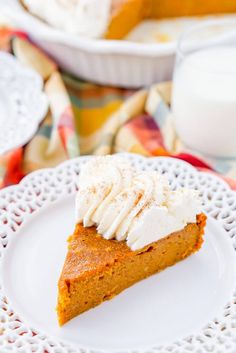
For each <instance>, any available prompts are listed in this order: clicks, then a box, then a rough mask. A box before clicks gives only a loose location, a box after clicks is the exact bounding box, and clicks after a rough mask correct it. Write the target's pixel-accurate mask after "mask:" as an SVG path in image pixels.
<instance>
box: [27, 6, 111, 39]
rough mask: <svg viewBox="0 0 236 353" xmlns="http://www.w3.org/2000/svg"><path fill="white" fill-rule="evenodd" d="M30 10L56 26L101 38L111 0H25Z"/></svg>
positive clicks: (106, 23) (105, 27)
mask: <svg viewBox="0 0 236 353" xmlns="http://www.w3.org/2000/svg"><path fill="white" fill-rule="evenodd" d="M23 3H24V4H25V6H26V7H27V8H28V10H29V11H30V12H31V13H32V14H34V15H36V16H38V17H40V18H41V19H43V20H44V21H46V22H47V23H48V24H50V25H51V26H53V27H55V28H59V29H62V30H65V31H66V32H69V33H73V34H77V35H79V36H84V37H87V38H101V37H102V36H103V34H104V33H105V31H106V29H107V27H108V23H109V17H110V13H111V0H100V1H99V4H98V0H23Z"/></svg>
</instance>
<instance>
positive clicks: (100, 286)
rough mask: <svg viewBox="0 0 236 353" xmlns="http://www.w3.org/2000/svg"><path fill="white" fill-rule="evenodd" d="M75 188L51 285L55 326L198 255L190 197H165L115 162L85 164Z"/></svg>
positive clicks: (160, 187)
mask: <svg viewBox="0 0 236 353" xmlns="http://www.w3.org/2000/svg"><path fill="white" fill-rule="evenodd" d="M78 187H79V191H78V194H77V197H76V223H77V225H76V227H75V231H74V234H73V235H71V236H70V237H69V240H68V243H69V245H68V253H67V257H66V260H65V264H64V267H63V270H62V273H61V276H60V279H59V283H58V305H57V313H58V321H59V324H60V325H63V324H64V323H66V322H67V321H69V320H70V319H72V318H73V317H75V316H77V315H79V314H81V313H82V312H84V311H86V310H88V309H90V308H93V307H95V306H97V305H98V304H100V303H102V302H103V301H105V300H108V299H111V298H112V297H113V296H115V295H117V294H118V293H120V292H121V291H123V290H124V289H126V288H128V287H130V286H131V285H132V284H134V283H136V282H138V281H140V280H142V279H144V278H146V277H149V276H150V275H152V274H154V273H157V272H159V271H161V270H163V269H165V268H166V267H168V266H171V265H174V264H175V263H176V262H178V261H180V260H182V259H184V258H186V257H187V256H189V255H190V254H192V253H194V252H195V251H197V250H199V249H200V247H201V244H202V241H203V233H204V227H205V224H206V216H205V215H204V214H203V213H201V202H200V199H199V197H198V194H197V192H196V191H194V190H188V189H184V188H182V189H179V190H176V191H172V190H171V189H170V186H169V184H168V181H167V179H166V178H165V177H163V176H161V175H159V174H158V173H157V172H154V171H145V172H144V171H138V170H136V169H135V168H133V167H132V166H131V164H130V163H129V162H128V161H127V160H126V159H122V158H121V157H117V156H106V157H97V158H93V159H91V160H90V161H89V162H88V163H87V164H86V165H85V166H84V168H83V169H82V171H81V173H80V176H79V182H78Z"/></svg>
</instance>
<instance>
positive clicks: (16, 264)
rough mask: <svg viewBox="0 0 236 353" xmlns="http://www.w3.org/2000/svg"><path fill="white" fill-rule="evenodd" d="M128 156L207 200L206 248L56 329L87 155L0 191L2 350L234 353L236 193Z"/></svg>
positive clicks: (178, 166) (189, 171) (177, 167)
mask: <svg viewBox="0 0 236 353" xmlns="http://www.w3.org/2000/svg"><path fill="white" fill-rule="evenodd" d="M125 157H126V158H129V159H130V160H131V161H132V162H133V163H135V164H136V165H137V166H138V167H139V168H142V169H155V170H158V171H159V172H161V173H166V174H167V176H168V178H169V180H170V182H171V185H172V187H173V188H175V187H176V186H180V185H181V186H182V185H184V186H188V187H193V188H196V189H198V190H199V191H200V192H201V194H202V197H203V200H204V208H205V212H206V213H207V214H208V216H209V219H208V223H207V229H206V235H205V242H204V245H203V247H202V249H201V250H200V251H199V252H198V253H197V254H195V255H193V256H191V257H189V258H188V259H186V260H184V261H182V262H180V263H178V264H177V265H175V266H173V267H171V268H168V269H166V270H165V271H163V272H161V273H160V274H157V275H154V276H152V277H150V278H149V279H147V280H144V281H142V282H140V283H138V284H136V285H134V286H133V287H131V288H129V289H127V290H126V291H124V292H123V293H121V294H120V295H118V296H117V297H115V298H114V299H112V300H111V301H108V302H106V303H103V304H102V305H100V306H98V307H97V308H95V309H92V310H90V311H88V312H86V313H84V314H82V315H80V316H78V317H77V318H75V319H73V320H71V321H70V322H69V323H67V324H66V325H65V326H63V327H62V328H59V327H58V324H57V320H56V312H55V306H56V296H57V280H58V278H59V274H60V271H61V268H62V265H63V261H64V258H65V254H66V239H67V237H68V235H69V234H70V233H71V232H72V231H73V227H74V193H75V180H76V178H77V175H78V173H79V170H80V167H81V165H82V164H83V163H84V162H85V161H86V160H87V159H88V158H89V157H80V158H77V159H74V160H71V161H68V162H66V163H64V164H62V165H61V166H59V167H58V168H55V169H45V170H40V171H38V172H35V173H33V174H31V175H29V176H28V177H26V178H25V179H24V180H23V181H22V183H21V184H20V185H18V186H14V187H10V188H7V189H5V190H3V191H1V193H0V210H1V216H0V221H1V224H2V225H1V229H0V234H1V240H2V245H3V247H2V249H1V253H2V259H3V261H2V266H1V281H2V289H1V290H0V294H1V297H2V301H1V302H0V318H1V320H2V321H4V323H3V324H2V327H3V335H0V347H1V344H2V345H3V347H5V348H8V349H10V348H12V350H13V351H16V347H17V352H32V351H33V349H34V352H38V353H39V352H40V353H41V352H44V350H46V351H47V352H50V353H69V352H80V353H81V352H86V353H94V352H96V353H100V352H106V353H111V352H122V353H128V352H129V353H131V352H132V353H133V352H140V353H141V352H142V353H144V352H145V353H154V352H156V353H157V352H161V353H167V352H176V353H185V352H188V353H189V352H194V353H205V352H208V351H209V352H214V353H216V352H220V353H224V352H235V342H236V332H235V331H236V330H235V327H236V326H235V325H236V316H235V315H236V293H235V278H236V272H235V270H236V254H235V245H236V244H235V237H236V217H235V215H234V214H235V210H236V197H235V194H234V193H233V192H232V191H230V189H229V188H228V186H227V185H226V184H225V183H224V182H223V181H221V180H220V179H218V178H216V177H214V176H211V175H210V174H205V173H198V172H197V171H196V170H195V169H194V168H192V167H191V166H189V165H188V164H187V163H184V162H182V161H179V160H175V159H171V158H151V159H146V158H143V157H139V156H136V155H130V154H126V155H125ZM4 298H5V299H4ZM18 318H19V319H20V321H17V319H18ZM16 327H17V328H16ZM22 332H24V334H23V335H21V333H22ZM33 332H34V333H36V335H34V336H33V334H32V333H33ZM9 339H10V342H12V343H9ZM14 349H15V350H14ZM0 351H1V352H2V350H1V348H0Z"/></svg>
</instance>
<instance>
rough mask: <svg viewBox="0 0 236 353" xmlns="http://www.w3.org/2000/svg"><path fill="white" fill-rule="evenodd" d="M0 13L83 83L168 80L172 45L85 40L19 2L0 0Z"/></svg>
mask: <svg viewBox="0 0 236 353" xmlns="http://www.w3.org/2000/svg"><path fill="white" fill-rule="evenodd" d="M0 6H1V9H0V12H2V13H4V14H6V15H7V16H8V17H9V18H10V19H11V21H12V22H13V23H15V24H16V26H17V27H19V28H21V29H23V30H25V31H26V32H28V33H29V34H30V36H31V37H32V39H33V40H34V41H35V42H36V43H37V44H38V45H39V46H40V47H41V48H43V49H44V50H45V51H46V52H47V53H49V55H50V56H51V57H52V58H54V59H55V60H56V61H57V62H58V63H59V65H60V67H62V68H63V69H65V70H67V71H69V72H71V73H72V74H74V75H76V76H78V77H81V78H83V79H86V80H91V81H94V82H97V83H101V84H107V85H116V86H122V87H130V88H132V87H141V86H146V85H150V84H152V83H155V82H160V81H165V80H169V79H170V78H171V77H172V71H173V65H174V58H175V48H176V43H175V42H173V43H166V44H146V43H144V44H141V43H135V42H128V41H122V40H120V41H119V40H102V39H99V40H92V39H91V40H89V39H83V38H79V37H77V36H75V35H71V34H68V33H65V32H63V31H60V30H56V29H54V28H52V27H50V26H48V25H47V24H45V23H44V22H42V21H40V20H38V19H37V18H36V17H34V16H33V15H31V14H30V13H28V12H27V11H26V10H25V9H24V8H23V7H22V6H21V4H20V2H19V0H8V1H7V2H6V1H4V0H0Z"/></svg>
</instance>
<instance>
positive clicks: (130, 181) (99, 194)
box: [76, 156, 201, 250]
mask: <svg viewBox="0 0 236 353" xmlns="http://www.w3.org/2000/svg"><path fill="white" fill-rule="evenodd" d="M78 187H79V190H78V193H77V197H76V221H77V222H78V223H83V225H84V227H90V226H93V225H95V226H96V228H97V231H98V233H99V234H101V235H102V236H103V237H104V238H105V239H116V240H118V241H124V240H126V242H127V245H128V246H129V247H130V248H131V249H132V250H139V249H141V248H143V247H144V246H146V245H148V244H151V243H152V242H155V241H157V240H159V239H161V238H163V237H165V236H166V235H168V234H170V233H173V232H176V231H178V230H181V229H183V228H184V227H185V226H186V225H187V224H188V223H194V222H196V215H197V214H198V213H200V209H201V202H200V199H199V197H198V194H197V192H196V191H195V190H189V189H184V188H182V189H179V190H177V191H172V190H171V189H170V186H169V183H168V181H167V179H166V178H165V177H164V176H161V175H159V174H158V173H157V172H155V171H138V170H136V169H135V168H133V167H132V165H131V164H130V162H128V161H127V160H126V159H124V158H121V157H119V156H103V157H95V158H93V159H91V160H90V161H89V162H88V163H87V164H86V165H85V166H84V168H83V169H82V170H81V173H80V176H79V181H78Z"/></svg>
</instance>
